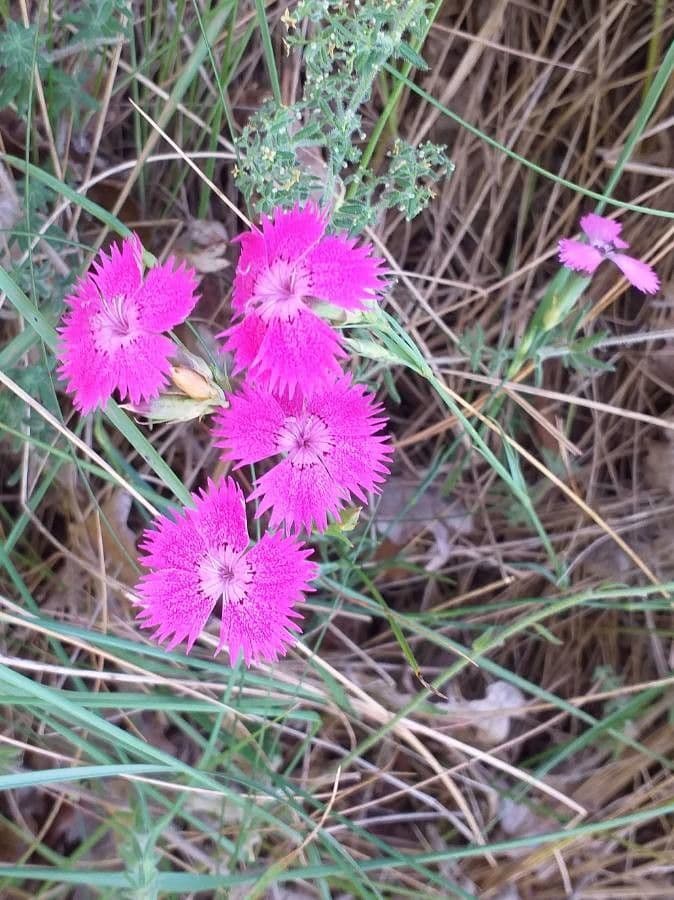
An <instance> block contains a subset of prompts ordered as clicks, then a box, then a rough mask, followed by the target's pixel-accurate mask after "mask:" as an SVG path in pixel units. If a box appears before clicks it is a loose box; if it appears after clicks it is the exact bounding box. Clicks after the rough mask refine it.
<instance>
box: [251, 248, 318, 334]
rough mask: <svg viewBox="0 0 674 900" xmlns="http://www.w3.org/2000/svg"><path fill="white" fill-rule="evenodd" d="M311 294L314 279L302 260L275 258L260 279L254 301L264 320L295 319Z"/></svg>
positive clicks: (256, 286)
mask: <svg viewBox="0 0 674 900" xmlns="http://www.w3.org/2000/svg"><path fill="white" fill-rule="evenodd" d="M310 294H311V278H310V276H309V273H308V272H307V270H306V269H305V267H304V266H303V265H302V263H297V262H295V263H289V262H287V261H286V260H285V259H278V260H276V262H275V263H273V265H271V266H270V267H269V268H268V269H266V270H265V271H264V272H263V273H262V274H261V275H260V276H259V278H258V279H257V281H256V283H255V288H254V290H253V296H252V297H251V301H250V302H251V303H252V304H254V305H255V307H256V308H257V311H258V313H259V314H260V315H261V316H262V318H263V319H265V320H266V321H269V319H274V318H277V319H279V318H289V319H292V318H293V317H294V316H295V314H296V313H297V312H299V310H300V309H302V307H304V306H305V305H306V301H307V300H308V299H309V296H310Z"/></svg>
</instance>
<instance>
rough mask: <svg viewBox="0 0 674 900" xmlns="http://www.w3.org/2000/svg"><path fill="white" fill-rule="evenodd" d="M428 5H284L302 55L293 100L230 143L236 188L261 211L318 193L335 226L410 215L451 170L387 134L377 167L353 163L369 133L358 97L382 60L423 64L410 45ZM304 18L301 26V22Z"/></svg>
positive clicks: (354, 227)
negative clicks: (391, 212) (388, 213)
mask: <svg viewBox="0 0 674 900" xmlns="http://www.w3.org/2000/svg"><path fill="white" fill-rule="evenodd" d="M428 6H429V4H427V3H425V2H419V0H410V2H407V3H397V2H396V3H393V2H383V3H382V2H373V0H367V2H363V3H356V4H355V5H354V7H353V8H352V9H351V8H350V7H349V4H346V3H328V2H320V0H305V2H302V3H299V4H298V5H297V6H296V7H295V9H294V11H293V13H292V14H290V13H289V12H287V13H286V14H285V16H284V19H283V21H284V23H285V26H286V28H287V35H286V38H285V43H286V46H287V49H288V52H294V53H298V54H301V56H302V63H303V68H304V72H305V78H304V86H303V90H302V95H301V97H300V99H299V100H298V101H297V102H295V103H293V104H292V105H291V106H281V105H279V104H278V103H277V102H276V101H269V102H268V103H267V104H265V105H264V106H263V107H262V108H261V109H260V110H259V111H258V112H257V113H255V114H254V115H253V116H252V117H251V119H250V120H249V122H248V123H247V125H246V127H245V128H244V130H243V132H242V134H241V136H240V138H239V140H238V141H237V151H238V154H239V159H238V163H237V168H236V170H235V174H236V178H237V185H238V187H239V188H240V190H241V191H242V192H243V194H244V196H245V197H246V200H247V202H248V203H249V204H251V205H253V206H254V207H256V208H257V209H259V210H261V211H262V212H270V211H271V210H272V209H273V208H274V207H277V206H283V207H287V206H290V205H292V204H293V203H294V202H296V201H300V200H305V199H306V198H307V197H309V196H311V195H312V194H319V195H320V196H321V197H322V198H323V200H324V202H326V203H328V204H330V205H331V206H333V207H334V209H333V215H332V221H333V224H334V226H335V227H338V228H346V229H347V230H348V231H351V232H358V231H362V229H363V228H364V227H365V226H367V225H371V224H372V223H373V222H374V221H375V220H376V218H377V215H378V214H379V212H380V211H381V210H384V209H390V208H395V209H397V210H399V211H400V212H402V213H403V214H404V215H405V217H406V218H407V219H412V218H414V217H415V216H417V215H418V214H419V213H420V212H421V211H422V210H423V209H424V208H425V207H426V206H427V204H428V203H429V201H430V200H431V199H432V197H433V196H434V191H433V185H434V184H435V183H436V182H437V181H438V180H439V179H440V178H442V177H443V176H445V175H447V174H448V173H449V172H451V170H452V164H451V162H450V161H449V159H448V158H447V156H446V154H445V150H444V148H443V147H440V146H437V145H436V144H433V143H432V142H430V141H426V142H425V143H424V144H422V145H421V146H419V147H414V146H412V145H411V144H409V143H407V142H406V141H404V140H403V139H402V138H400V137H395V138H394V139H393V140H392V143H391V146H390V147H389V150H388V151H387V155H386V163H385V165H384V166H383V170H382V171H381V172H377V173H375V172H373V171H372V170H371V169H369V168H361V167H359V165H358V164H359V162H360V160H361V157H362V155H363V150H362V147H363V142H364V141H365V140H366V138H367V133H366V125H365V124H364V118H363V117H364V112H363V104H365V103H366V101H368V100H369V99H370V97H371V94H372V90H373V85H374V83H375V80H376V79H377V77H378V76H379V75H380V74H381V71H382V68H383V66H384V65H385V64H386V63H387V62H389V61H391V60H392V61H395V60H398V59H407V60H413V61H414V64H415V65H418V66H424V63H423V60H422V59H421V58H420V57H419V56H418V54H417V53H416V52H415V51H414V50H413V44H414V43H415V42H417V41H418V40H420V39H421V38H422V37H423V35H424V34H425V33H426V30H427V28H428V25H429V21H428V17H427V11H428ZM303 21H304V27H300V26H301V23H302V22H303Z"/></svg>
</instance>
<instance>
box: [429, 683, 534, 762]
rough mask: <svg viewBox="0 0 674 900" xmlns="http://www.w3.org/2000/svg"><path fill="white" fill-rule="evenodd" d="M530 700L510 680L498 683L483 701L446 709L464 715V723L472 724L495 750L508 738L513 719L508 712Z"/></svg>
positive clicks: (460, 702)
mask: <svg viewBox="0 0 674 900" xmlns="http://www.w3.org/2000/svg"><path fill="white" fill-rule="evenodd" d="M525 704H526V700H525V698H524V694H523V693H522V691H521V690H520V689H519V688H518V687H515V685H512V684H509V683H508V682H507V681H494V682H493V684H490V685H489V687H488V688H487V691H486V693H485V696H484V697H483V698H482V699H480V700H455V701H450V702H449V703H447V704H445V709H447V710H451V711H452V712H458V713H460V718H461V724H466V725H472V726H473V727H474V728H475V729H476V731H477V737H478V738H479V740H480V742H481V743H483V744H484V745H485V746H487V747H495V746H497V745H498V744H502V743H503V742H504V741H506V740H507V739H508V735H509V734H510V726H511V722H512V719H513V717H512V716H511V715H508V710H515V709H521V708H522V707H523V706H525Z"/></svg>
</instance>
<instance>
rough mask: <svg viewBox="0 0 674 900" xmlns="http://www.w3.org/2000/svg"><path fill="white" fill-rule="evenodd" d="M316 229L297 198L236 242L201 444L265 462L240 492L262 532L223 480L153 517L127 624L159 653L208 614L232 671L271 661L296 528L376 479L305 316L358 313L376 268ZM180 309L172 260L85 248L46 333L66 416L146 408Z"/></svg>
mask: <svg viewBox="0 0 674 900" xmlns="http://www.w3.org/2000/svg"><path fill="white" fill-rule="evenodd" d="M327 224H328V223H327V218H326V216H325V215H324V214H323V213H321V212H320V211H319V210H318V208H317V207H316V206H314V205H313V204H311V203H308V204H306V205H305V206H304V207H302V208H301V207H299V206H296V207H295V208H294V209H292V210H289V211H282V210H278V211H277V212H276V214H275V215H274V217H273V219H268V218H264V219H263V220H262V227H261V229H253V230H252V231H250V232H248V233H246V234H243V235H241V236H240V237H239V239H238V240H239V242H240V243H241V254H240V257H239V261H238V265H237V270H236V276H235V279H234V291H233V299H232V306H233V309H234V313H235V316H236V322H235V324H233V325H232V326H231V327H230V328H228V329H227V330H226V331H224V332H222V333H221V334H220V335H219V337H220V338H222V339H223V351H226V352H229V353H231V354H233V358H234V371H235V374H242V375H243V384H242V388H241V390H240V391H239V392H238V393H235V394H232V395H231V396H230V397H229V398H228V404H227V406H225V407H223V408H222V409H220V410H218V412H217V414H216V416H215V425H214V438H215V441H216V444H217V446H219V447H221V448H222V449H223V456H224V458H225V459H226V460H228V461H232V462H234V463H236V464H237V466H241V465H247V464H252V463H259V462H262V461H263V460H268V459H273V460H274V465H272V466H270V467H269V468H268V469H267V470H266V471H265V473H264V474H262V475H261V476H260V477H259V478H257V481H256V484H255V486H254V490H253V491H252V493H251V495H250V496H249V498H248V500H249V501H253V502H256V503H257V510H256V516H257V517H260V516H262V515H264V514H265V513H267V512H268V513H269V528H270V529H271V530H270V531H269V532H268V533H266V534H265V535H264V536H263V537H262V539H261V540H260V541H258V542H257V543H256V544H253V545H252V546H251V544H250V541H249V537H248V531H247V527H246V506H245V501H244V497H243V494H242V493H241V490H240V488H238V487H237V485H236V484H235V482H234V481H233V480H232V479H231V478H228V479H223V480H221V481H220V482H219V483H213V482H212V481H209V482H208V484H207V486H206V488H205V489H204V490H202V491H201V492H197V493H194V494H192V495H191V501H192V502H191V505H190V506H188V507H186V508H185V509H183V510H181V511H178V512H176V513H175V514H173V515H166V516H164V515H161V516H158V517H157V519H156V520H155V522H154V523H153V524H152V526H151V527H150V528H148V529H147V530H146V532H145V534H144V535H143V538H142V541H141V550H142V552H143V555H142V557H141V562H142V563H143V564H144V565H145V566H146V567H147V569H148V570H149V571H148V573H147V574H146V575H145V576H144V577H143V578H142V579H141V580H140V582H139V584H138V585H137V589H136V593H137V598H138V600H137V602H138V605H139V607H140V612H139V616H138V618H139V620H140V622H141V623H142V625H143V626H145V627H149V628H154V633H153V637H154V638H155V639H157V640H158V641H166V642H167V644H168V647H169V648H173V647H175V646H177V645H178V644H180V643H182V642H186V644H187V650H188V651H189V650H190V649H191V647H192V645H193V644H194V641H195V640H196V638H197V637H198V636H199V634H200V633H201V632H202V631H203V629H204V627H205V626H206V624H207V622H208V620H209V618H210V616H211V614H212V613H213V612H214V611H215V610H216V608H217V609H218V611H219V614H220V634H219V640H218V644H217V650H216V652H218V651H219V650H221V649H222V648H223V647H225V646H227V648H228V650H229V655H230V660H231V662H232V663H234V662H235V661H236V659H237V658H238V657H239V655H242V656H243V659H244V662H245V663H246V665H248V664H250V663H251V662H258V661H262V660H268V661H273V660H275V659H276V658H278V656H279V655H281V654H282V653H284V652H285V651H286V649H287V648H288V647H289V646H291V645H292V644H293V643H294V641H295V640H296V638H297V634H298V633H299V630H300V629H299V626H298V624H297V621H296V620H297V619H300V618H301V615H300V614H299V613H298V612H297V610H296V609H295V606H296V604H298V603H300V602H302V601H303V600H304V597H305V594H306V593H307V592H309V591H311V590H312V588H311V586H310V582H311V581H312V579H314V578H315V577H316V575H317V571H318V570H317V566H316V565H315V564H314V563H312V562H311V561H310V560H309V559H308V557H309V556H310V553H311V551H310V550H309V549H307V547H306V546H305V545H304V544H303V543H301V542H300V541H299V540H298V534H299V533H300V532H302V531H304V532H306V533H307V534H310V533H311V531H312V530H313V529H316V530H318V531H324V530H325V529H326V528H327V527H328V524H329V522H328V516H333V517H338V516H339V514H340V512H341V510H343V509H344V507H345V506H346V505H347V504H348V503H350V502H351V501H352V499H354V498H355V499H356V500H358V501H360V502H366V500H367V496H366V495H367V494H368V493H370V492H376V491H377V490H378V489H379V488H380V487H381V484H382V483H383V481H384V479H385V477H386V475H387V474H388V471H389V464H390V458H391V454H392V447H391V445H390V441H389V438H388V436H387V435H386V434H385V433H382V432H383V429H384V428H385V425H386V417H385V415H384V411H383V408H382V406H381V404H379V403H378V402H377V401H376V399H375V398H374V396H373V395H372V394H370V393H369V392H368V391H366V390H365V388H364V387H363V386H362V385H358V384H354V383H353V381H352V379H351V376H350V375H349V374H347V373H346V372H344V371H343V370H342V367H341V365H340V362H341V361H342V360H343V359H344V358H346V356H347V354H346V351H345V349H344V347H343V344H342V341H341V338H340V334H339V332H337V331H336V330H335V329H334V328H332V327H331V326H330V324H329V323H328V322H327V321H326V320H325V319H323V318H321V316H320V315H319V314H318V312H317V310H316V306H317V304H319V303H324V304H331V305H332V306H339V307H341V308H343V309H346V310H358V309H362V308H365V306H366V304H367V303H368V302H369V301H372V300H374V299H376V298H377V296H378V294H380V293H381V291H383V290H384V288H385V286H386V282H385V279H384V275H385V272H384V270H383V264H382V260H380V259H379V258H378V257H376V256H374V255H373V254H372V250H371V247H370V246H369V245H359V244H357V243H356V242H355V241H354V240H353V239H351V238H349V237H347V236H345V235H335V234H326V227H327ZM196 299H197V297H196V277H195V274H194V272H192V271H191V270H190V269H188V268H186V267H185V266H176V264H175V261H174V260H173V259H169V260H168V262H167V263H165V264H164V265H157V266H154V267H153V268H151V269H150V270H149V271H148V272H147V273H145V274H144V272H143V263H142V247H141V244H140V241H139V240H138V238H137V237H135V236H134V237H131V238H129V239H127V240H125V241H124V242H123V244H122V246H121V248H119V247H117V246H113V247H112V249H111V250H110V255H109V256H108V255H106V254H105V253H101V254H100V257H99V260H98V262H97V263H95V264H94V267H93V271H91V272H90V273H89V274H87V275H86V276H85V277H84V278H82V279H81V280H80V281H79V282H78V284H77V285H76V287H75V289H74V292H73V293H72V294H71V295H70V296H69V297H68V298H67V299H66V303H67V305H68V311H67V312H66V314H65V317H64V322H63V325H62V327H61V329H60V353H59V356H60V360H61V365H60V373H61V375H62V376H63V377H64V379H65V380H66V382H67V389H68V391H69V392H70V393H72V394H73V399H74V403H75V406H76V407H77V409H79V410H80V411H81V412H89V411H91V410H93V409H95V408H96V407H99V406H102V405H105V403H107V401H108V400H109V399H110V397H111V396H112V394H113V392H114V391H115V390H117V391H118V392H119V395H120V396H121V398H122V399H126V398H128V399H130V400H131V403H132V404H134V405H138V404H139V403H141V402H146V401H150V400H152V399H153V398H156V397H157V396H158V394H159V392H160V390H161V389H162V387H163V386H164V385H165V383H166V377H167V374H168V373H169V371H170V368H171V364H170V359H171V357H172V356H173V355H174V353H175V347H174V344H173V343H172V341H171V340H170V339H169V338H168V337H167V336H166V335H165V334H164V332H166V331H168V330H170V329H171V328H174V327H175V326H176V325H178V324H180V323H181V322H183V321H184V320H185V319H186V318H187V316H188V315H189V314H190V312H191V311H192V309H193V307H194V305H195V303H196ZM277 529H278V530H277Z"/></svg>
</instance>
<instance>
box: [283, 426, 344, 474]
mask: <svg viewBox="0 0 674 900" xmlns="http://www.w3.org/2000/svg"><path fill="white" fill-rule="evenodd" d="M277 446H278V450H279V453H287V454H288V459H289V460H290V462H291V463H293V464H294V465H296V466H301V467H302V468H303V467H305V466H315V465H316V464H317V463H319V462H322V461H323V459H324V458H325V457H326V456H327V455H328V454H329V453H330V451H331V450H332V447H333V442H332V439H331V436H330V431H329V429H328V426H327V425H326V424H325V422H324V421H323V420H322V419H321V418H319V416H314V415H302V416H289V417H288V418H287V419H286V420H285V422H284V423H283V427H282V428H281V430H280V432H279V434H278V438H277Z"/></svg>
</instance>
